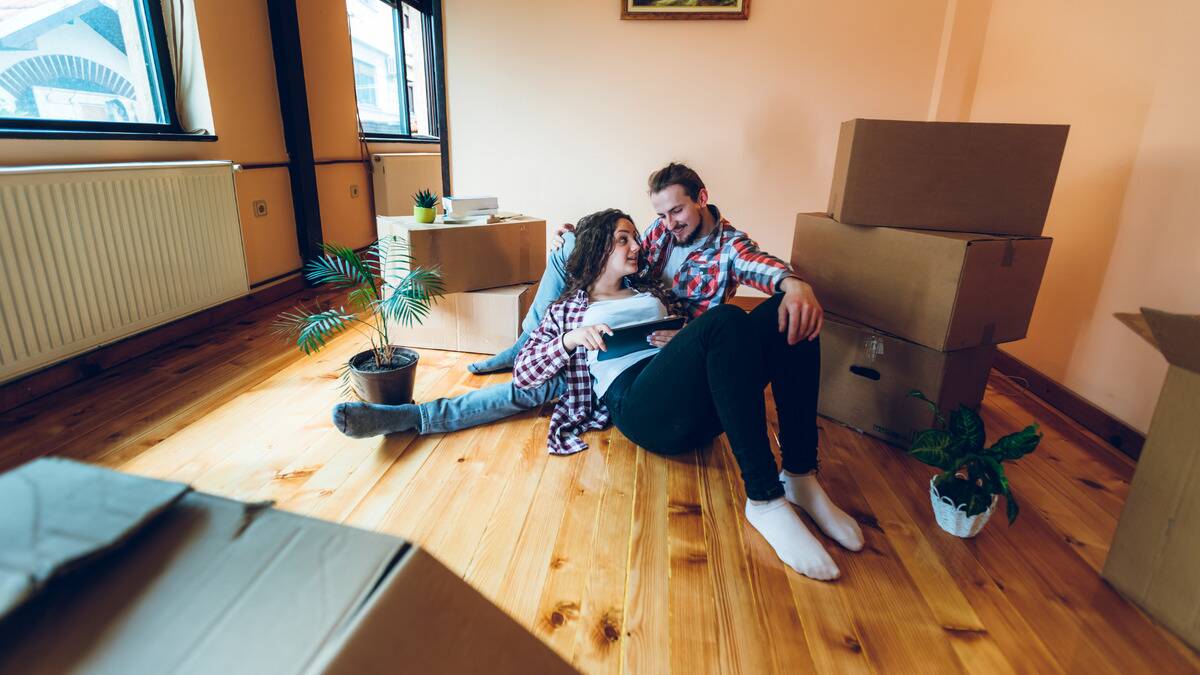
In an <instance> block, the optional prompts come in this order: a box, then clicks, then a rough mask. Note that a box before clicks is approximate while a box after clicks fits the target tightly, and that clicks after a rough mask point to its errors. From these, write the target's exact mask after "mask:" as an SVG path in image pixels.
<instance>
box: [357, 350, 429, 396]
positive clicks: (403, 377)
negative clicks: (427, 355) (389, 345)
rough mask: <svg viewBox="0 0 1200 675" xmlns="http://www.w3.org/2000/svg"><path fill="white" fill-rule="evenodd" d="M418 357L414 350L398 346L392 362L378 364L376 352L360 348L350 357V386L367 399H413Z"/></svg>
mask: <svg viewBox="0 0 1200 675" xmlns="http://www.w3.org/2000/svg"><path fill="white" fill-rule="evenodd" d="M418 360H420V355H419V354H417V353H416V352H414V351H413V350H411V349H406V348H404V347H395V353H394V354H393V356H392V364H391V365H390V366H385V367H383V368H378V367H376V365H375V356H374V352H372V351H371V350H370V349H368V350H367V351H365V352H359V353H357V354H355V355H354V356H352V357H351V358H350V386H351V387H353V388H354V393H356V394H358V397H359V398H361V399H362V400H364V401H366V402H367V403H382V404H385V405H400V404H401V403H412V401H413V384H414V382H415V381H416V378H417V361H418Z"/></svg>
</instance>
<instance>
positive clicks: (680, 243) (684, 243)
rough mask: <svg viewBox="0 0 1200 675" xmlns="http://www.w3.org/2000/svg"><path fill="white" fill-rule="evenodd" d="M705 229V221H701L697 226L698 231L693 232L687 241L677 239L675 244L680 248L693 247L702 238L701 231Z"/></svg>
mask: <svg viewBox="0 0 1200 675" xmlns="http://www.w3.org/2000/svg"><path fill="white" fill-rule="evenodd" d="M703 229H704V221H703V220H701V221H700V222H699V223H697V224H696V229H694V230H692V233H691V234H689V235H688V238H687V239H676V240H675V244H676V245H678V246H691V245H692V244H693V243H695V241H696V238H697V237H699V236H700V230H703Z"/></svg>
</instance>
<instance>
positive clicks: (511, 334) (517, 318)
mask: <svg viewBox="0 0 1200 675" xmlns="http://www.w3.org/2000/svg"><path fill="white" fill-rule="evenodd" d="M537 288H538V285H537V284H518V285H516V286H504V287H501V288H489V289H485V290H482V291H469V292H467V293H451V294H449V295H446V296H444V297H442V298H439V299H438V302H437V304H436V305H434V306H433V311H431V312H430V314H429V316H428V317H426V318H425V320H424V321H423V322H422V323H421V325H419V326H412V327H408V328H406V327H404V326H402V325H398V324H391V325H389V326H388V333H389V334H390V335H395V336H397V337H396V338H395V339H396V340H397V344H402V345H404V346H405V347H423V348H427V349H445V350H448V351H454V352H475V353H481V354H495V353H496V352H499V351H501V350H504V349H507V348H509V347H511V346H512V344H513V343H514V342H516V340H517V337H519V336H520V335H521V319H522V318H524V316H525V312H527V311H529V305H530V303H532V302H533V297H534V296H535V295H537Z"/></svg>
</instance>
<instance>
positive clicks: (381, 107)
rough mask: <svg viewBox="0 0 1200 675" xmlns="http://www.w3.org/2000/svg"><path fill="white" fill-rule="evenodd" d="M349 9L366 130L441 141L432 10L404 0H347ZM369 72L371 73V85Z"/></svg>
mask: <svg viewBox="0 0 1200 675" xmlns="http://www.w3.org/2000/svg"><path fill="white" fill-rule="evenodd" d="M346 11H347V14H348V15H349V17H350V38H351V44H352V50H353V53H354V84H355V92H356V93H357V95H358V116H359V120H360V121H361V123H362V130H363V134H364V135H366V136H369V137H388V138H395V137H401V138H424V139H430V140H433V139H436V138H437V137H438V130H437V129H438V126H437V105H436V101H437V96H436V87H435V82H436V77H435V73H436V72H437V71H436V69H435V66H434V59H433V54H434V45H433V39H434V37H433V36H434V35H436V31H435V30H434V20H433V16H432V15H431V13H429V12H422V11H421V10H419V9H417V8H416V7H414V6H412V5H410V4H408V2H407V1H400V0H394V4H393V2H388V1H386V0H346ZM367 73H372V77H371V78H370V80H371V82H370V83H369V84H368V83H367V77H366V74H367ZM377 73H386V75H384V76H379V75H377Z"/></svg>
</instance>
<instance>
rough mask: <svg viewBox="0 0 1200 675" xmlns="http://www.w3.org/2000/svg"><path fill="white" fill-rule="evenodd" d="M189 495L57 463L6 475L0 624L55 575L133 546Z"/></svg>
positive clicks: (1, 497) (0, 527) (0, 485)
mask: <svg viewBox="0 0 1200 675" xmlns="http://www.w3.org/2000/svg"><path fill="white" fill-rule="evenodd" d="M188 490H189V488H188V486H187V485H184V484H183V483H170V482H165V481H153V480H147V479H144V478H138V477H136V476H129V475H126V474H121V473H116V472H114V471H108V470H105V469H100V468H97V467H93V466H89V465H87V464H80V463H77V462H71V461H67V460H62V459H57V458H44V459H39V460H36V461H33V462H30V463H28V464H25V465H24V466H21V467H19V468H17V469H15V470H13V471H9V472H8V473H5V474H3V475H0V541H2V542H4V546H3V547H0V618H3V617H5V616H7V615H8V614H9V613H10V612H12V611H13V610H14V609H16V608H17V607H18V606H20V605H21V604H22V603H24V602H25V601H26V600H28V599H29V598H30V597H32V596H33V595H35V594H36V593H37V592H38V591H39V590H40V589H42V588H43V587H45V586H46V585H47V584H48V583H49V582H50V581H51V580H52V579H53V578H54V577H55V576H57V575H59V574H62V573H63V572H65V571H66V570H68V569H70V568H71V567H73V566H75V565H78V564H81V563H83V562H84V561H85V560H87V559H88V558H90V557H91V556H93V555H95V554H98V553H100V552H102V551H106V550H108V549H111V548H113V547H115V546H117V545H119V544H120V543H122V542H123V541H125V540H126V539H128V538H129V537H130V536H131V535H132V534H133V533H134V532H137V531H138V530H140V529H141V528H142V527H143V526H145V525H146V524H147V523H148V522H150V521H152V520H153V519H154V518H155V517H156V516H158V515H159V514H161V513H162V512H163V510H164V509H166V508H167V507H169V506H171V505H172V504H174V503H175V502H176V501H177V500H178V499H179V498H180V497H182V496H183V495H184V494H185V493H186V492H187V491H188Z"/></svg>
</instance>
